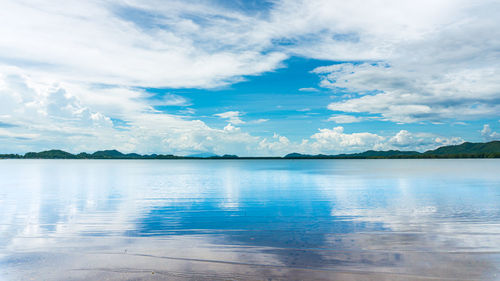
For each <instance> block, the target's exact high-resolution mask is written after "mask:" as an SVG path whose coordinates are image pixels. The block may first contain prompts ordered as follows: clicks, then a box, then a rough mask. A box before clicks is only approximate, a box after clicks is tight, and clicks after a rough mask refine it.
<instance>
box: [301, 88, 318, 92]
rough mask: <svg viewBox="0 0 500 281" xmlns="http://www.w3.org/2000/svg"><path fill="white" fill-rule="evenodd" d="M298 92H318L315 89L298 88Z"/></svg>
mask: <svg viewBox="0 0 500 281" xmlns="http://www.w3.org/2000/svg"><path fill="white" fill-rule="evenodd" d="M299 91H301V92H319V90H318V89H316V88H300V89H299Z"/></svg>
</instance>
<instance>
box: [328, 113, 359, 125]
mask: <svg viewBox="0 0 500 281" xmlns="http://www.w3.org/2000/svg"><path fill="white" fill-rule="evenodd" d="M363 120H364V118H362V117H356V116H352V115H342V114H339V115H334V116H331V117H330V118H328V121H333V122H335V123H338V124H347V123H356V122H361V121H363Z"/></svg>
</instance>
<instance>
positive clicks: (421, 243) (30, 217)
mask: <svg viewBox="0 0 500 281" xmlns="http://www.w3.org/2000/svg"><path fill="white" fill-rule="evenodd" d="M104 279H106V280H137V279H147V280H149V279H152V280H156V279H158V280H164V279H168V280H183V279H196V280H218V279H227V280H235V279H236V280H239V279H242V280H270V279H271V280H276V279H277V280H280V279H283V280H304V279H311V280H312V279H314V280H322V279H324V280H447V279H449V280H500V160H496V159H491V160H490V159H480V160H471V159H463V160H462V159H456V160H437V159H434V160H423V159H418V160H236V161H235V160H158V161H156V160H138V161H134V160H125V161H120V160H0V280H104Z"/></svg>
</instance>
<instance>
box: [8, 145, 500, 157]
mask: <svg viewBox="0 0 500 281" xmlns="http://www.w3.org/2000/svg"><path fill="white" fill-rule="evenodd" d="M416 158H500V141H491V142H487V143H471V142H464V143H462V144H460V145H448V146H442V147H439V148H437V149H434V150H428V151H426V152H418V151H400V150H387V151H375V150H368V151H365V152H362V153H352V154H337V155H324V154H318V155H309V154H300V153H290V154H287V155H285V156H283V157H238V156H237V155H229V154H225V155H222V156H219V155H215V154H211V153H202V154H195V155H190V156H176V155H172V154H167V155H164V154H149V155H141V154H137V153H128V154H124V153H121V152H120V151H118V150H102V151H97V152H94V153H92V154H90V153H86V152H82V153H79V154H71V153H69V152H66V151H63V150H59V149H53V150H47V151H42V152H28V153H26V154H24V155H20V154H0V159H416Z"/></svg>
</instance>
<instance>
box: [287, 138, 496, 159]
mask: <svg viewBox="0 0 500 281" xmlns="http://www.w3.org/2000/svg"><path fill="white" fill-rule="evenodd" d="M284 158H287V159H371V158H382V159H383V158H388V159H394V158H500V141H491V142H487V143H471V142H464V143H462V144H459V145H448V146H442V147H440V148H437V149H434V150H429V151H426V152H424V153H420V152H417V151H399V150H388V151H374V150H368V151H365V152H362V153H353V154H338V155H323V154H319V155H307V154H299V153H290V154H288V155H286V156H285V157H284Z"/></svg>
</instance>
